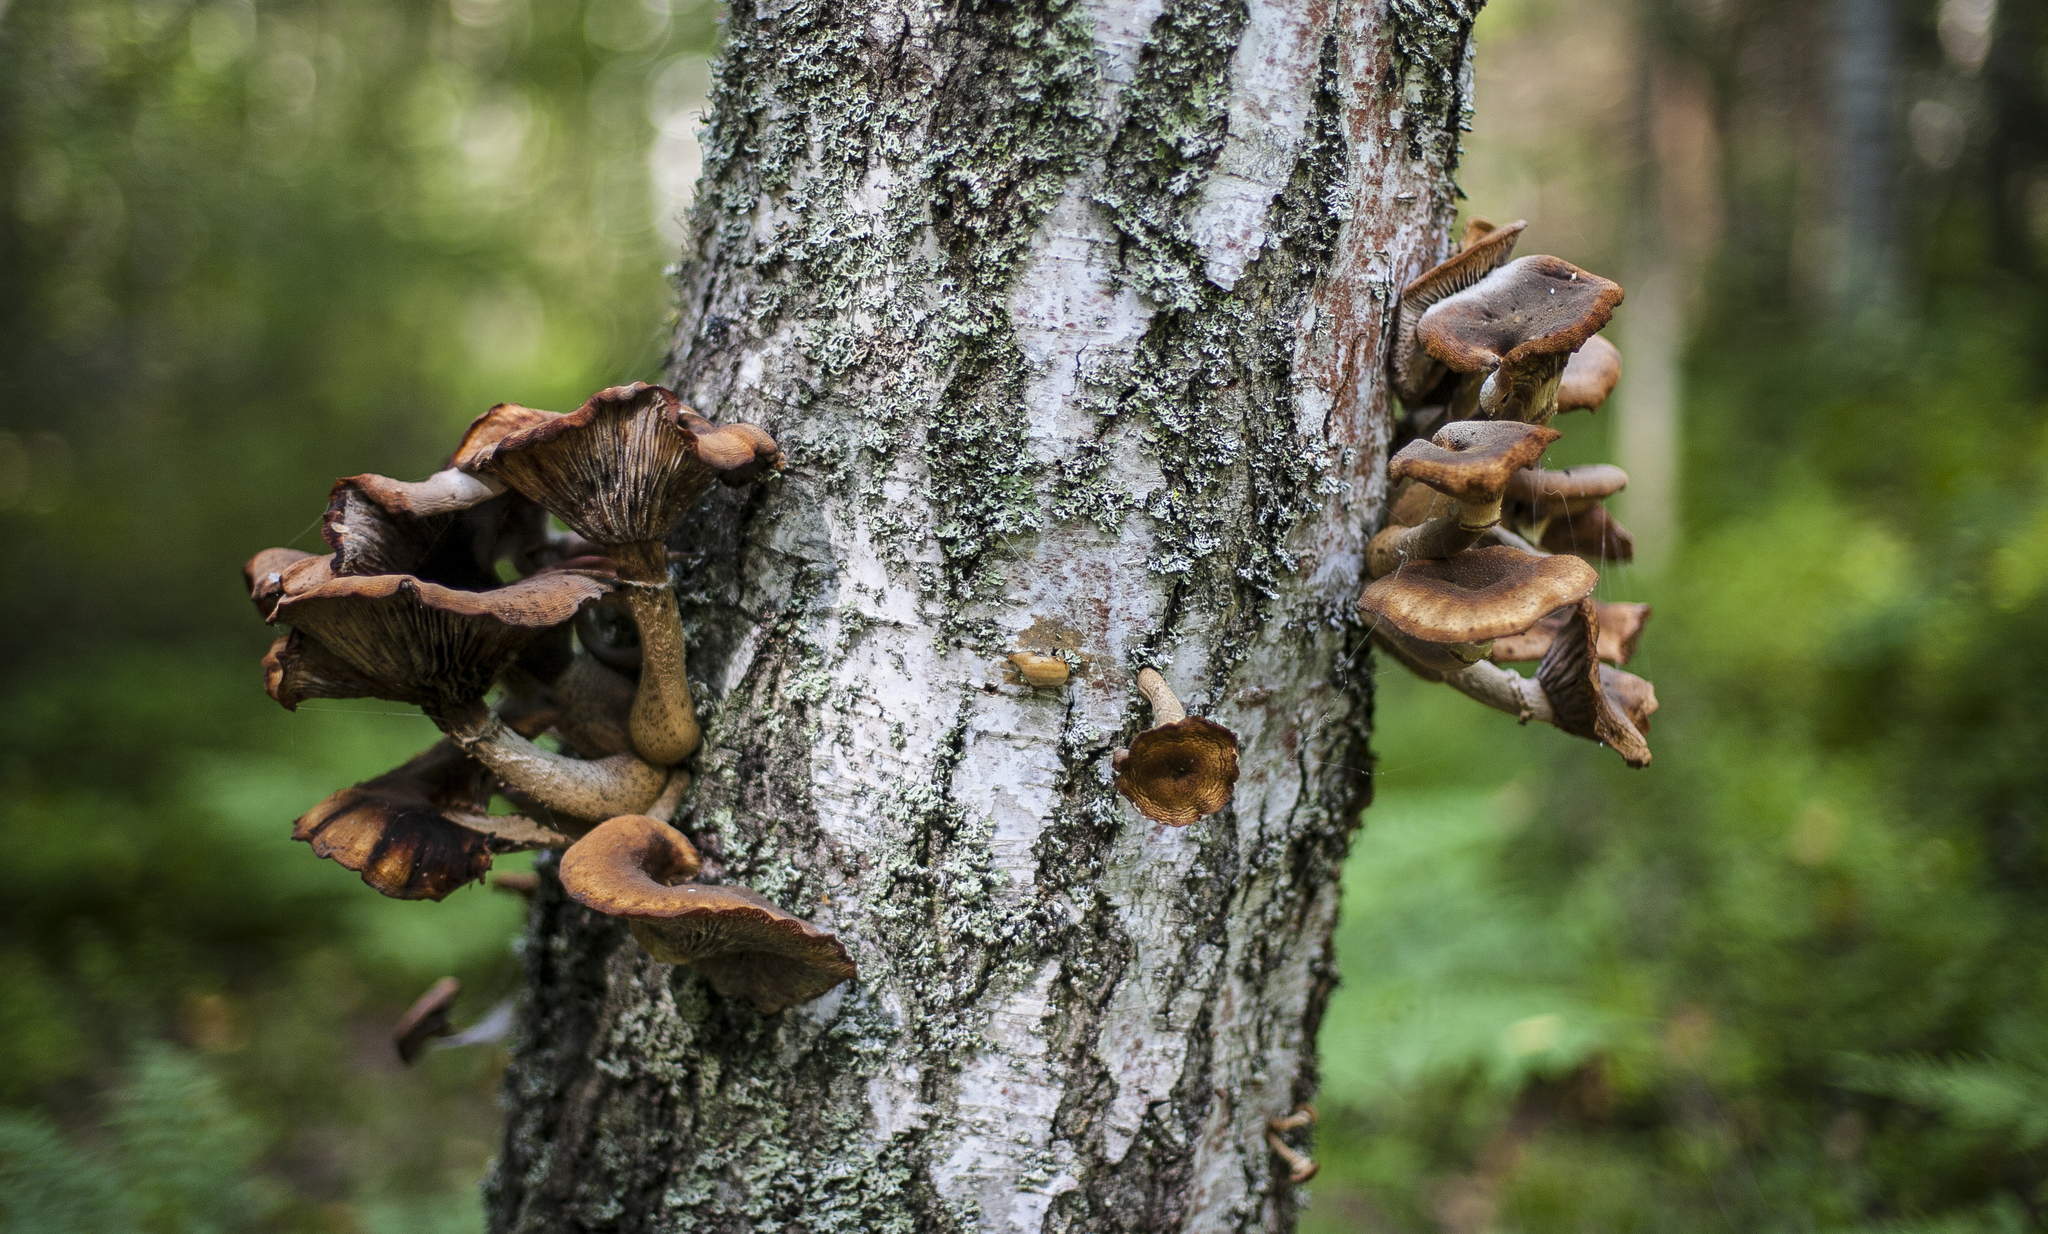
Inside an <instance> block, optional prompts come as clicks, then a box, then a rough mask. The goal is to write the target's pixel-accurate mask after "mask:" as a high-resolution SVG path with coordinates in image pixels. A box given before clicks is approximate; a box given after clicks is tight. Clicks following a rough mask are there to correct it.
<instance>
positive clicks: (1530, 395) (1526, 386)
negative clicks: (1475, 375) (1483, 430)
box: [1478, 355, 1570, 424]
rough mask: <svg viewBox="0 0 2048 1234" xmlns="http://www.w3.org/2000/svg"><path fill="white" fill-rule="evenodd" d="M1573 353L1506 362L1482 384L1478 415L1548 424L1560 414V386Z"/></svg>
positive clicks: (1487, 417)
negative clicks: (1558, 389) (1558, 393)
mask: <svg viewBox="0 0 2048 1234" xmlns="http://www.w3.org/2000/svg"><path fill="white" fill-rule="evenodd" d="M1569 358H1570V357H1569V356H1563V355H1552V356H1536V357H1533V358H1531V359H1529V360H1526V361H1523V362H1522V363H1520V364H1512V363H1510V364H1503V365H1501V366H1500V367H1499V368H1497V369H1495V370H1494V371H1493V372H1492V373H1491V374H1489V375H1488V376H1487V378H1486V380H1485V382H1484V383H1482V384H1481V385H1480V387H1479V406H1478V414H1479V415H1480V416H1482V417H1484V418H1485V419H1488V420H1520V421H1522V422H1523V423H1525V424H1548V423H1550V421H1551V418H1552V417H1554V416H1556V415H1557V386H1558V382H1559V380H1561V379H1562V378H1563V377H1564V366H1565V361H1566V360H1568V359H1569Z"/></svg>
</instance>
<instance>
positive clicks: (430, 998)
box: [391, 977, 462, 1067]
mask: <svg viewBox="0 0 2048 1234" xmlns="http://www.w3.org/2000/svg"><path fill="white" fill-rule="evenodd" d="M460 993H462V983H461V982H460V981H457V980H456V979H455V978H453V977H443V978H441V979H440V980H439V981H436V982H435V983H434V984H433V985H430V986H428V987H427V992H426V993H425V994H422V995H420V996H419V997H418V998H416V999H414V1000H413V1004H412V1006H410V1007H408V1008H406V1009H405V1014H404V1015H402V1016H400V1017H398V1023H397V1024H396V1025H395V1026H394V1027H393V1028H392V1030H391V1044H392V1045H393V1046H395V1047H396V1048H397V1050H398V1060H399V1061H400V1062H402V1063H404V1064H405V1065H406V1066H408V1067H410V1066H412V1063H413V1060H414V1059H416V1058H418V1057H419V1056H420V1051H421V1050H424V1049H426V1048H427V1042H429V1041H431V1040H433V1039H434V1038H436V1037H448V1036H452V1035H454V1033H455V1026H454V1025H453V1024H450V1023H449V1022H448V1012H449V1009H450V1008H452V1007H454V1006H455V996H456V995H458V994H460Z"/></svg>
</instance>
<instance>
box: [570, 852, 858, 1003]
mask: <svg viewBox="0 0 2048 1234" xmlns="http://www.w3.org/2000/svg"><path fill="white" fill-rule="evenodd" d="M700 864H701V863H700V861H699V859H698V857H697V850H696V848H695V847H693V846H692V845H691V843H690V842H689V840H687V839H685V838H684V836H683V834H682V833H681V832H679V831H677V830H676V829H675V828H673V827H671V826H669V825H668V824H667V823H664V822H661V821H659V820H657V819H653V818H648V817H647V816H645V815H638V814H628V815H623V816H621V817H618V818H613V819H609V820H607V821H605V822H604V823H601V824H599V825H598V826H597V827H595V828H593V829H591V831H590V834H588V835H586V836H584V837H583V838H582V839H580V840H578V841H577V842H576V843H575V844H573V845H571V846H570V848H569V851H568V852H566V853H563V854H562V861H561V867H560V874H561V879H562V889H563V890H564V891H567V892H568V893H569V895H570V896H571V897H572V898H573V899H575V900H576V901H577V902H578V903H580V904H583V905H584V906H586V907H588V908H591V909H594V910H596V911H597V912H600V913H603V914H605V915H606V916H610V917H624V918H626V919H627V921H628V924H629V926H630V928H631V929H632V932H633V937H634V939H635V940H637V941H638V942H639V944H640V946H641V948H642V949H643V950H645V951H646V952H647V954H648V955H651V956H653V957H654V958H655V959H657V960H659V961H661V962H662V963H664V964H688V965H690V966H691V967H692V968H695V969H696V970H697V971H698V972H700V973H702V974H703V975H704V977H705V979H706V980H707V981H709V982H710V983H711V986H712V988H713V989H715V990H717V991H718V992H719V993H720V994H722V995H724V996H726V997H727V998H745V999H747V1000H748V1001H750V1002H752V1003H753V1004H754V1006H755V1007H756V1008H758V1009H759V1010H760V1011H761V1012H762V1014H764V1015H773V1014H774V1013H775V1012H778V1011H781V1010H782V1009H783V1008H785V1007H792V1006H795V1005H796V1004H798V1003H805V1002H809V1001H810V1000H812V999H814V998H817V997H818V996H819V995H821V994H824V993H825V992H826V991H828V990H830V989H831V988H832V987H833V986H836V985H838V984H839V983H840V982H842V981H845V980H848V979H849V978H851V977H853V976H854V975H855V970H854V965H853V961H852V960H851V959H850V958H848V956H847V954H846V948H845V947H844V946H842V945H840V942H839V940H838V939H837V938H835V937H833V936H832V935H831V934H829V933H827V932H825V931H824V930H820V929H818V928H817V927H815V926H813V925H811V924H810V923H809V922H807V921H804V920H803V919H802V918H799V917H797V916H795V915H793V914H791V913H787V912H784V911H783V910H782V909H781V908H779V907H777V906H776V905H775V904H774V903H773V902H772V901H770V900H768V899H767V898H766V897H764V896H761V895H757V894H755V893H754V892H752V891H749V890H747V889H746V888H744V887H725V886H704V885H680V886H679V885H676V884H679V883H682V882H683V880H686V879H688V878H690V877H692V876H694V875H695V874H696V872H697V870H698V868H699V866H700Z"/></svg>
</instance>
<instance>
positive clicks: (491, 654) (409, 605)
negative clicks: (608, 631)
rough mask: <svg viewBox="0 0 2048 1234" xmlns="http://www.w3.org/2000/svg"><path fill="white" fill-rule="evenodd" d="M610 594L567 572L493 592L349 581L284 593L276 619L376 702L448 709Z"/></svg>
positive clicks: (478, 693) (394, 580)
mask: <svg viewBox="0 0 2048 1234" xmlns="http://www.w3.org/2000/svg"><path fill="white" fill-rule="evenodd" d="M608 589H609V585H608V584H607V583H604V582H602V581H600V580H598V579H594V578H590V577H587V576H585V575H581V574H567V573H547V574H537V575H535V576H534V577H532V578H528V579H521V580H520V581H518V582H516V583H510V584H507V585H506V586H504V587H500V588H498V589H496V590H494V591H457V590H455V589H454V588H452V587H443V586H440V585H439V584H437V583H428V582H423V581H421V580H419V579H416V578H413V577H411V576H410V575H404V574H374V575H369V576H367V577H349V576H342V577H337V578H332V579H329V580H328V581H326V582H324V583H321V584H320V585H318V586H316V587H312V588H309V589H307V590H305V591H302V592H299V593H297V594H295V595H292V594H288V595H286V596H285V598H284V599H282V600H281V601H279V602H278V605H277V609H276V611H274V612H273V613H272V614H271V617H270V619H271V620H272V621H273V622H277V621H283V622H289V623H290V624H291V625H293V626H294V627H296V628H298V629H301V630H304V631H306V632H308V633H310V634H312V635H313V636H314V637H316V638H318V639H319V640H320V641H321V642H322V643H324V644H325V645H326V646H327V647H328V648H329V649H330V650H331V651H333V652H334V653H335V655H337V656H338V657H340V658H341V659H342V660H343V661H345V662H346V663H347V664H348V665H349V667H351V668H353V669H354V670H355V671H356V672H357V673H359V674H361V675H362V676H363V677H364V678H366V679H367V680H369V681H371V682H374V683H375V684H376V690H375V692H374V693H375V696H376V697H378V698H388V699H391V700H393V701H394V702H401V703H415V704H418V705H419V706H422V707H426V708H429V709H437V710H446V709H448V708H451V707H453V706H456V705H458V704H461V703H466V702H470V701H473V700H475V699H480V698H482V697H483V696H484V694H485V693H486V692H487V691H488V690H489V689H490V686H491V680H492V679H493V678H494V677H496V676H497V675H498V672H499V670H501V669H503V668H504V667H505V666H506V665H507V664H509V663H511V661H512V659H513V657H514V656H517V655H518V654H519V652H520V650H521V649H522V648H524V647H525V646H526V645H527V644H528V643H529V642H531V641H532V640H533V639H534V638H535V637H536V636H538V635H539V634H540V633H541V632H542V631H543V630H547V629H549V628H551V627H554V626H558V625H561V624H562V623H563V622H566V621H568V620H570V619H571V618H573V617H574V616H575V615H576V610H577V609H578V608H579V607H581V606H582V605H583V604H584V603H585V602H586V601H589V600H594V599H596V598H597V597H598V596H601V595H603V594H605V592H606V591H607V590H608Z"/></svg>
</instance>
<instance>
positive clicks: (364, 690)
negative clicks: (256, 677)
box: [263, 630, 377, 711]
mask: <svg viewBox="0 0 2048 1234" xmlns="http://www.w3.org/2000/svg"><path fill="white" fill-rule="evenodd" d="M263 690H264V693H266V694H268V695H270V697H271V698H273V699H275V700H277V702H278V704H279V705H281V706H282V707H283V708H284V709H285V710H286V711H297V710H298V709H299V704H300V703H303V702H305V701H306V700H307V699H309V698H374V697H376V694H377V683H376V682H374V681H372V680H370V679H369V678H367V677H365V676H363V675H362V674H361V673H358V672H357V671H356V670H355V669H354V667H352V666H351V665H350V664H349V663H348V661H346V660H344V659H342V658H341V657H340V656H337V655H335V654H334V653H333V652H332V651H329V650H328V649H327V647H326V645H325V644H323V643H322V642H321V641H320V640H319V639H317V638H314V637H313V636H312V635H310V634H307V633H306V632H305V631H303V630H293V631H292V632H291V633H290V634H287V635H285V636H284V637H283V638H280V639H278V640H276V641H275V642H273V643H271V644H270V650H269V651H267V652H265V653H264V654H263Z"/></svg>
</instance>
